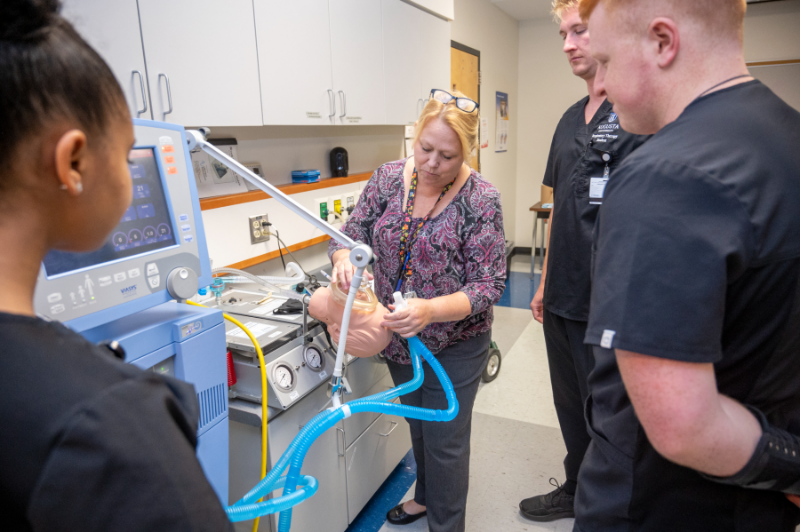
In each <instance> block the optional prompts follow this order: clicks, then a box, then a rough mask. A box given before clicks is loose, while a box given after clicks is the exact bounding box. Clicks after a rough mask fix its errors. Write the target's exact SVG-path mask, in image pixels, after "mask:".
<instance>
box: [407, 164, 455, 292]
mask: <svg viewBox="0 0 800 532" xmlns="http://www.w3.org/2000/svg"><path fill="white" fill-rule="evenodd" d="M455 182H456V180H455V179H453V180H452V181H450V182H449V183H448V184H447V185H445V186H444V188H443V189H442V193H441V194H439V199H437V200H436V203H434V204H433V207H431V210H430V211H429V212H428V214H426V215H425V217H424V218H422V220H420V222H419V224H417V227H416V228H415V229H414V232H413V233H410V231H411V214H412V213H413V212H414V199H415V198H416V196H417V169H416V168H414V173H413V174H412V175H411V186H409V188H408V201H407V202H406V208H405V209H403V225H402V226H401V227H400V260H402V261H403V266H402V267H401V268H400V278H399V279H397V287H396V288H395V292H398V291H399V290H400V287H401V286H403V281H404V280H405V279H408V278H409V277H411V273H412V271H411V265H410V264H409V263H408V260H409V258H410V257H411V244H412V243H413V242H415V241H416V240H417V237H418V236H419V232H420V230H421V229H422V226H423V225H425V222H427V221H428V219H429V218H430V217H431V213H433V211H434V209H436V206H437V205H438V204H439V202H440V201H441V200H442V198H443V197H444V195H445V194H447V191H448V190H450V189H451V188H453V183H455Z"/></svg>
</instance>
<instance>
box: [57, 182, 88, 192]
mask: <svg viewBox="0 0 800 532" xmlns="http://www.w3.org/2000/svg"><path fill="white" fill-rule="evenodd" d="M58 188H60V189H61V190H69V187H68V186H67V185H59V187H58ZM75 191H76V192H77V193H78V194H80V193H81V192H83V183H77V184H76V185H75Z"/></svg>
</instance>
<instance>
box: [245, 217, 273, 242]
mask: <svg viewBox="0 0 800 532" xmlns="http://www.w3.org/2000/svg"><path fill="white" fill-rule="evenodd" d="M268 223H269V217H268V216H267V215H266V214H259V215H258V216H251V217H250V218H249V220H248V229H249V230H250V244H260V243H261V242H266V241H267V240H269V226H268V225H266V224H268Z"/></svg>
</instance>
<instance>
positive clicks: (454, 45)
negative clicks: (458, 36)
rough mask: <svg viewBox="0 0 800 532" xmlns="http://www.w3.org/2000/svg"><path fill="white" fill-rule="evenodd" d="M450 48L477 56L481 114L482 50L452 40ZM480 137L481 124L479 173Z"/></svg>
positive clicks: (478, 168)
mask: <svg viewBox="0 0 800 532" xmlns="http://www.w3.org/2000/svg"><path fill="white" fill-rule="evenodd" d="M450 48H455V49H456V50H459V51H461V52H465V53H468V54H470V55H474V56H476V57H477V58H478V109H479V112H480V109H481V107H480V105H481V84H482V83H481V82H482V81H483V79H481V78H482V77H483V75H482V74H481V52H480V50H476V49H475V48H470V47H469V46H467V45H466V44H461V43H460V42H456V41H454V40H452V39H451V40H450ZM451 68H452V67H451ZM448 88H449V89H451V90H452V88H453V80H452V79H451V80H450V87H448ZM478 116H482V115H480V114H479V115H478ZM480 135H481V133H480V122H479V123H478V149H477V151H478V167H477V168H475V170H476V171H478V172H480V171H481V138H480Z"/></svg>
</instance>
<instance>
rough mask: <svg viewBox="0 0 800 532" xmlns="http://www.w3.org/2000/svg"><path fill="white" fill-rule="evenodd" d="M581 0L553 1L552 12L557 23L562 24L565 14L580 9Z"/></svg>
mask: <svg viewBox="0 0 800 532" xmlns="http://www.w3.org/2000/svg"><path fill="white" fill-rule="evenodd" d="M579 3H580V0H553V4H552V5H553V9H552V10H551V11H550V12H551V13H552V14H553V17H554V18H555V19H556V22H561V19H563V18H564V13H565V12H566V11H570V10H572V9H575V8H576V7H578V4H579Z"/></svg>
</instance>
